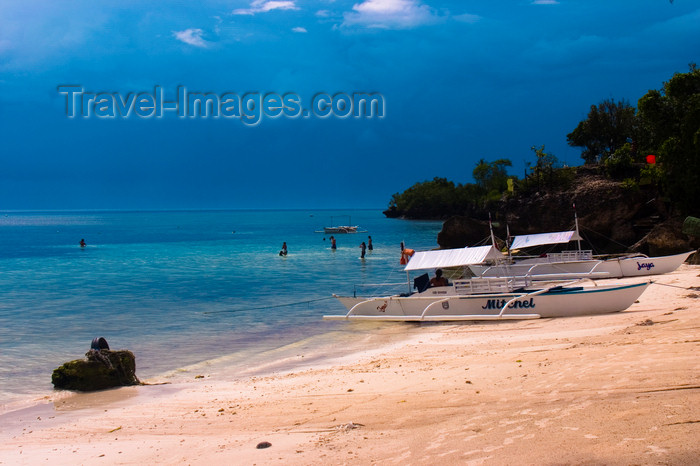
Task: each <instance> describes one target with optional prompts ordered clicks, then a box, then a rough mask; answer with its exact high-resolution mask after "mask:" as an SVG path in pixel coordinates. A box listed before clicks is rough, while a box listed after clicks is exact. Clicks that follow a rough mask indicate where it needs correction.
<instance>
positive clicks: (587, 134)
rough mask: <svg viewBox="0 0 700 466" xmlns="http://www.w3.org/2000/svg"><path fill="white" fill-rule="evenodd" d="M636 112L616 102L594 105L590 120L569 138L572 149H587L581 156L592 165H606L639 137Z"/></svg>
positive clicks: (580, 125)
mask: <svg viewBox="0 0 700 466" xmlns="http://www.w3.org/2000/svg"><path fill="white" fill-rule="evenodd" d="M637 126H638V124H637V118H636V115H635V109H634V107H632V106H631V105H630V104H629V102H626V101H624V100H620V101H618V102H615V101H614V100H613V99H606V100H603V101H602V102H601V103H599V104H598V105H591V110H590V111H589V112H588V117H587V118H586V119H585V120H583V121H581V122H580V123H579V124H578V126H576V128H575V129H574V130H573V131H572V132H571V133H569V134H567V135H566V139H567V141H568V142H569V145H570V146H574V147H583V152H582V153H581V157H582V158H583V160H584V161H585V163H588V164H591V163H595V162H596V161H598V160H600V161H602V162H604V161H605V160H606V159H607V158H608V157H610V156H611V155H612V154H613V153H614V152H615V151H616V150H618V149H619V148H620V147H622V145H623V144H625V142H627V139H628V138H632V139H634V138H635V136H636V134H637Z"/></svg>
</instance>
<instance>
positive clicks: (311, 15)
mask: <svg viewBox="0 0 700 466" xmlns="http://www.w3.org/2000/svg"><path fill="white" fill-rule="evenodd" d="M699 25H700V2H697V1H695V0H693V1H691V0H675V1H673V2H670V1H669V0H616V1H609V0H534V1H533V0H513V1H505V0H483V1H442V2H441V1H437V0H351V1H343V0H309V1H306V0H252V1H251V0H228V1H219V0H211V1H207V0H204V1H199V2H187V1H177V2H176V1H167V0H166V1H161V2H143V1H141V0H139V1H135V0H120V1H113V0H103V1H94V0H90V1H86V0H76V1H70V2H55V1H53V0H51V1H48V0H21V1H19V0H17V1H15V0H4V1H2V2H1V3H0V211H1V210H71V209H88V210H89V209H136V210H141V209H143V210H148V209H311V208H313V209H347V208H358V209H359V208H386V207H387V205H388V203H389V200H390V198H391V196H392V194H394V193H397V192H402V191H404V190H405V189H407V188H409V187H410V186H411V185H413V184H414V183H416V182H420V181H425V180H431V179H433V178H434V177H444V178H447V179H449V180H451V181H454V182H455V183H467V182H473V178H472V171H473V169H474V167H475V166H476V163H477V161H478V160H479V159H485V160H487V161H493V160H497V159H500V158H508V159H510V160H511V161H512V162H513V167H512V168H511V170H510V173H511V174H513V175H517V176H520V177H522V176H523V174H524V171H525V167H526V163H527V162H533V161H534V160H535V156H534V153H533V152H532V151H531V147H532V146H541V145H543V144H544V145H545V150H546V151H547V152H549V153H552V154H554V155H555V156H556V157H558V158H559V160H560V161H562V162H563V163H566V164H569V165H580V164H581V163H582V159H581V158H580V149H579V148H573V147H570V146H568V145H567V142H566V135H567V134H568V133H569V132H571V131H572V130H573V129H574V128H575V127H576V125H577V124H578V123H579V122H580V121H581V120H583V119H585V117H586V115H587V113H588V111H589V108H590V106H591V105H594V104H597V103H599V102H600V101H602V100H603V99H610V98H613V99H616V100H620V99H625V100H628V101H629V102H630V103H631V104H632V105H636V102H637V100H638V99H639V98H640V97H641V96H642V95H644V94H645V93H646V92H647V91H648V90H650V89H660V88H661V87H662V85H663V82H664V81H667V80H668V79H669V78H670V77H671V76H672V75H673V74H674V73H676V72H681V73H682V72H686V71H688V64H689V63H691V62H698V61H699V59H700V57H699V56H698V52H699V51H700V27H699ZM205 94H206V95H207V96H208V97H207V99H209V100H208V103H206V102H205V106H204V107H205V108H204V109H202V108H201V105H200V106H198V105H197V102H196V99H197V96H198V95H200V96H204V95H205ZM187 95H189V97H186V96H187ZM193 95H194V97H193ZM363 95H364V96H369V97H371V98H372V99H374V106H373V107H372V110H373V112H372V113H368V112H366V111H365V110H366V107H360V111H358V110H357V109H358V105H357V104H359V103H360V102H359V100H358V101H357V102H353V98H356V96H359V97H361V96H363ZM178 98H179V100H178ZM188 99H194V100H191V102H190V101H189V100H188ZM265 99H267V100H265ZM188 102H190V105H189V106H186V105H185V104H187V103H188ZM159 103H160V110H158V108H157V107H158V104H159ZM165 106H170V107H172V108H169V109H166V110H163V109H164V108H165ZM215 110H216V111H215Z"/></svg>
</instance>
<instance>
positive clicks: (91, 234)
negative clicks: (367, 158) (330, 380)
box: [0, 210, 441, 411]
mask: <svg viewBox="0 0 700 466" xmlns="http://www.w3.org/2000/svg"><path fill="white" fill-rule="evenodd" d="M341 214H349V215H351V216H352V223H353V224H357V225H360V227H361V229H363V230H367V233H358V234H349V235H335V237H336V238H337V244H338V249H337V250H336V251H332V250H331V249H330V241H329V235H324V234H322V233H315V230H319V229H321V228H322V227H323V226H324V225H328V224H330V223H331V215H333V216H334V220H333V222H334V223H336V224H337V223H341V224H345V223H347V221H348V219H347V217H345V218H343V217H340V215H341ZM440 227H441V223H440V222H415V221H404V220H396V219H386V218H384V216H383V215H382V214H381V212H379V211H350V212H341V211H333V212H327V211H301V210H299V211H215V212H211V211H201V212H50V213H44V212H5V213H1V214H0V406H2V409H0V411H2V410H5V409H8V406H11V405H12V404H13V403H16V402H18V401H19V400H25V399H28V398H30V397H36V396H40V395H42V394H47V393H49V392H50V391H51V390H52V385H51V372H52V370H53V369H54V368H56V367H57V366H59V365H60V364H62V363H63V362H65V361H68V360H71V359H78V358H81V357H82V356H83V355H84V353H85V352H86V351H87V350H88V349H89V347H90V343H91V341H92V339H93V338H94V337H97V336H104V337H105V338H106V339H107V341H108V342H109V344H110V346H111V348H112V349H121V348H126V349H130V350H131V351H133V352H134V353H135V355H136V364H137V375H138V376H139V378H141V379H142V380H148V379H153V378H156V379H158V378H167V379H177V377H190V378H191V377H192V375H193V374H194V373H197V374H199V373H204V374H208V373H211V372H217V371H219V372H220V371H230V373H232V374H238V373H244V372H245V371H246V370H252V369H254V368H263V367H268V368H270V367H273V368H274V367H284V366H285V364H293V363H294V362H295V361H297V360H298V354H299V352H300V350H301V349H303V351H304V353H305V354H306V355H307V357H308V356H310V355H311V356H312V357H317V358H323V357H329V356H332V355H334V354H336V355H338V354H341V353H342V352H343V351H344V350H345V348H347V347H348V346H351V345H352V344H355V345H359V344H361V343H362V341H364V340H363V339H364V338H367V336H368V335H371V334H373V333H374V334H376V333H377V332H383V331H386V328H387V327H386V326H377V325H374V326H370V325H357V324H346V323H340V322H324V321H322V320H321V317H322V315H324V314H338V313H341V312H343V311H344V308H343V307H342V306H341V305H340V304H339V303H338V302H336V300H334V299H332V298H330V299H329V297H330V295H331V294H332V293H338V294H349V293H352V292H353V284H363V283H364V284H372V283H396V282H401V281H405V273H404V272H402V269H401V266H400V265H399V251H400V250H399V244H400V242H401V241H405V242H406V245H407V246H408V247H412V248H414V249H429V248H433V247H436V237H437V233H438V231H439V230H440ZM368 235H371V236H372V239H373V243H374V250H373V251H372V252H369V253H368V254H367V256H366V258H365V259H364V260H361V259H360V257H359V256H360V248H359V244H360V243H361V242H362V241H367V236H368ZM81 238H84V239H85V241H86V243H87V247H85V248H80V247H79V242H80V239H81ZM283 241H286V242H287V245H288V247H289V255H288V256H286V257H280V256H279V255H278V252H279V250H280V248H281V245H282V242H283ZM402 289H405V288H402ZM314 355H315V356H314Z"/></svg>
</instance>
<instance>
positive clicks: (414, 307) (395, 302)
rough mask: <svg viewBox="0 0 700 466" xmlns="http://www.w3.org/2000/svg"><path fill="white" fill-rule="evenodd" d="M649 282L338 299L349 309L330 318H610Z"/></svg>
mask: <svg viewBox="0 0 700 466" xmlns="http://www.w3.org/2000/svg"><path fill="white" fill-rule="evenodd" d="M649 284H650V282H643V283H636V284H630V285H617V286H613V285H607V286H593V287H585V288H584V287H572V288H560V289H556V288H555V289H550V290H541V291H540V294H537V292H536V291H533V292H530V293H528V292H511V293H495V294H475V295H456V294H453V295H444V294H443V295H440V294H433V295H412V296H405V297H404V296H387V297H381V298H369V299H366V298H364V299H363V298H352V297H340V296H336V297H337V298H338V300H339V301H340V302H341V303H342V304H343V305H344V306H345V307H346V308H347V309H348V310H349V312H348V313H347V314H346V315H345V316H324V319H327V320H338V319H348V320H355V319H359V320H403V321H431V320H438V321H444V320H496V319H531V318H540V317H569V316H581V315H596V314H609V313H613V312H620V311H623V310H625V309H627V308H628V307H629V306H631V305H632V304H633V303H634V302H635V301H636V300H637V298H639V296H640V295H641V294H642V293H643V292H644V290H645V289H646V288H647V286H649Z"/></svg>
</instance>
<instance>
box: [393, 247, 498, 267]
mask: <svg viewBox="0 0 700 466" xmlns="http://www.w3.org/2000/svg"><path fill="white" fill-rule="evenodd" d="M502 257H503V254H502V253H501V252H500V251H499V250H498V249H496V248H494V247H493V246H476V247H473V248H459V249H436V250H434V251H420V252H416V253H415V254H414V255H413V257H411V260H410V261H409V262H408V265H406V268H405V269H404V270H406V271H410V270H421V269H436V268H440V267H458V266H461V265H472V264H480V263H482V262H484V261H486V260H487V259H498V258H502Z"/></svg>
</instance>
